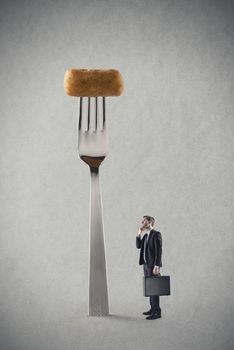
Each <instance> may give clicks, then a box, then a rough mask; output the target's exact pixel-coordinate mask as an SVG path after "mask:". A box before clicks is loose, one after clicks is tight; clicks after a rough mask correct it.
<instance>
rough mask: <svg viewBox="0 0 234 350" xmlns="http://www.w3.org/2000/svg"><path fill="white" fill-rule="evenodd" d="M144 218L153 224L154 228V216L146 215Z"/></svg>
mask: <svg viewBox="0 0 234 350" xmlns="http://www.w3.org/2000/svg"><path fill="white" fill-rule="evenodd" d="M143 218H146V220H148V221H149V222H150V223H151V225H152V226H154V222H155V220H154V218H153V216H149V215H144V216H143Z"/></svg>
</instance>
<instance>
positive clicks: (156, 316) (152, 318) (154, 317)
mask: <svg viewBox="0 0 234 350" xmlns="http://www.w3.org/2000/svg"><path fill="white" fill-rule="evenodd" d="M157 318H161V315H160V314H153V315H150V316H148V317H146V320H156V319H157Z"/></svg>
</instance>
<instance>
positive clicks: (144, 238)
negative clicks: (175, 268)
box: [136, 215, 162, 320]
mask: <svg viewBox="0 0 234 350" xmlns="http://www.w3.org/2000/svg"><path fill="white" fill-rule="evenodd" d="M154 222H155V220H154V218H153V217H152V216H148V215H144V216H143V220H142V224H141V227H140V228H139V231H138V234H137V237H136V247H137V249H140V258H139V265H143V271H144V276H153V275H160V267H162V236H161V233H160V232H158V231H156V230H154V229H153V226H154ZM143 315H147V317H146V319H147V320H155V319H157V318H160V317H161V308H160V305H159V296H156V295H154V296H151V297H150V309H149V311H146V312H143Z"/></svg>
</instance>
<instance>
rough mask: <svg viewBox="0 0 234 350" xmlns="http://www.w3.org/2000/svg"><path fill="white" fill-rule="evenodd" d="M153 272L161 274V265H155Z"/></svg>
mask: <svg viewBox="0 0 234 350" xmlns="http://www.w3.org/2000/svg"><path fill="white" fill-rule="evenodd" d="M153 274H154V275H159V274H160V267H159V266H154V269H153Z"/></svg>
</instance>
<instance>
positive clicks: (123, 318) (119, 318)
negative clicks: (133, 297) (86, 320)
mask: <svg viewBox="0 0 234 350" xmlns="http://www.w3.org/2000/svg"><path fill="white" fill-rule="evenodd" d="M107 318H109V319H112V320H117V321H136V320H137V318H136V317H132V316H124V315H117V314H109V315H108V316H107Z"/></svg>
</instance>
